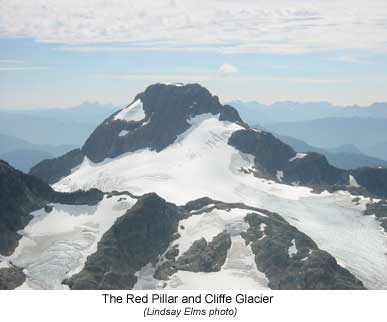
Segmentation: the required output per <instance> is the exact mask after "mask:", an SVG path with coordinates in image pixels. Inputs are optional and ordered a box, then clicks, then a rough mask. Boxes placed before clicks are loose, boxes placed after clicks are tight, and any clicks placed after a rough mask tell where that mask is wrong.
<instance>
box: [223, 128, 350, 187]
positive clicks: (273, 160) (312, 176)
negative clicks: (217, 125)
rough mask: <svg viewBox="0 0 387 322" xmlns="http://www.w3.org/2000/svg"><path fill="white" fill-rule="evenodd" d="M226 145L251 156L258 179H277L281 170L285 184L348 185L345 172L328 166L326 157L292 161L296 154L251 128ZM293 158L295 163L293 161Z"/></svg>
mask: <svg viewBox="0 0 387 322" xmlns="http://www.w3.org/2000/svg"><path fill="white" fill-rule="evenodd" d="M228 143H229V144H230V145H231V146H233V147H235V148H237V149H238V150H239V151H241V152H243V153H248V154H251V155H253V156H254V158H255V159H254V163H255V168H256V170H257V175H258V176H264V177H267V178H269V179H277V178H276V175H277V171H282V173H283V181H282V182H284V183H288V184H293V183H298V184H301V185H305V186H312V187H316V186H324V188H325V187H326V186H332V185H335V186H340V187H341V188H345V185H347V184H348V172H347V171H346V170H341V169H337V168H335V167H333V166H331V165H330V164H329V163H328V161H327V159H326V158H325V156H323V155H321V154H318V153H309V154H307V155H306V156H305V157H303V158H294V157H295V156H296V152H295V151H294V150H293V149H292V148H291V147H290V146H289V145H287V144H285V143H283V142H282V141H280V140H278V139H277V138H276V137H275V136H273V135H272V134H271V133H268V132H264V131H256V130H251V129H245V130H239V131H236V132H234V133H233V134H232V135H231V137H230V139H229V141H228ZM292 158H294V160H292Z"/></svg>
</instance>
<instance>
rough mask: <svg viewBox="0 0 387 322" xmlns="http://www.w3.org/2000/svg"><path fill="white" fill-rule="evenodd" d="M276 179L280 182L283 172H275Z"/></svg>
mask: <svg viewBox="0 0 387 322" xmlns="http://www.w3.org/2000/svg"><path fill="white" fill-rule="evenodd" d="M276 177H277V180H278V181H279V182H282V179H283V178H284V172H283V171H279V170H278V171H277V174H276Z"/></svg>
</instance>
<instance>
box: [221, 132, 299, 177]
mask: <svg viewBox="0 0 387 322" xmlns="http://www.w3.org/2000/svg"><path fill="white" fill-rule="evenodd" d="M228 144H230V145H231V146H233V147H235V148H236V149H238V150H239V151H241V152H243V153H248V154H251V155H253V156H254V158H255V159H254V163H255V167H256V169H257V170H258V172H259V174H260V175H263V176H269V177H273V176H275V175H276V171H277V170H281V169H284V168H285V167H286V166H287V164H288V163H289V159H291V158H292V157H294V156H295V155H296V152H295V151H294V150H293V149H292V148H291V147H290V146H289V145H287V144H285V143H282V141H280V140H278V139H277V138H276V137H275V136H274V135H272V134H271V133H269V132H263V131H256V130H251V129H246V130H239V131H235V132H234V133H233V134H232V135H231V137H230V139H229V140H228Z"/></svg>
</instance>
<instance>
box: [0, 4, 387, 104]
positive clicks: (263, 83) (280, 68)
mask: <svg viewBox="0 0 387 322" xmlns="http://www.w3.org/2000/svg"><path fill="white" fill-rule="evenodd" d="M200 2H201V0H197V1H196V2H194V1H189V0H187V1H173V0H172V1H171V0H165V1H164V0H160V1H157V2H156V4H155V2H154V1H149V0H144V1H141V2H138V1H133V2H131V1H123V0H112V1H108V2H106V1H99V0H95V1H89V0H83V1H73V0H68V1H60V0H56V1H50V0H46V1H43V0H42V1H41V0H36V1H34V2H33V4H31V2H30V1H22V0H12V1H11V0H2V1H1V2H0V5H1V10H0V108H8V109H24V108H33V107H50V106H51V107H53V106H63V107H65V106H75V105H77V104H79V103H81V102H82V101H86V100H88V101H99V102H101V103H107V102H111V103H114V104H118V105H120V104H125V103H127V102H129V101H130V100H131V99H132V98H133V96H134V95H135V94H136V93H138V92H140V91H142V90H143V89H144V88H145V87H146V86H147V85H149V84H152V83H155V82H184V83H191V82H199V83H201V84H203V85H204V86H206V87H208V88H209V89H210V90H211V91H212V92H213V93H214V94H216V95H218V96H220V98H221V100H222V101H228V100H233V99H241V100H256V101H259V102H263V103H271V102H274V101H281V100H296V101H322V100H324V101H330V102H332V103H335V104H342V105H351V104H360V105H367V104H370V103H373V102H380V101H387V91H386V90H385V88H386V87H385V84H386V81H387V56H386V49H387V48H385V47H387V18H386V17H387V4H385V3H384V2H383V1H379V0H375V1H374V2H372V4H371V5H370V4H369V3H368V4H367V2H366V1H358V2H357V1H347V0H343V1H340V6H338V5H337V1H333V0H324V1H302V0H298V1H295V0H284V1H276V0H274V1H273V3H271V4H270V5H268V4H267V1H260V0H257V1H250V0H242V1H240V2H238V4H237V6H236V2H234V1H229V0H212V1H206V2H203V3H202V4H201V5H199V4H200ZM349 5H351V9H348V8H349V7H348V6H349Z"/></svg>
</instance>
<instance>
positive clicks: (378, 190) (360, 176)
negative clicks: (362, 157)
mask: <svg viewBox="0 0 387 322" xmlns="http://www.w3.org/2000/svg"><path fill="white" fill-rule="evenodd" d="M351 174H352V175H353V177H354V178H355V179H356V181H357V183H358V184H359V185H360V186H362V187H364V188H366V189H367V191H369V192H370V193H371V194H374V195H375V196H378V197H381V198H387V169H386V168H360V169H356V170H352V171H351Z"/></svg>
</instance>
